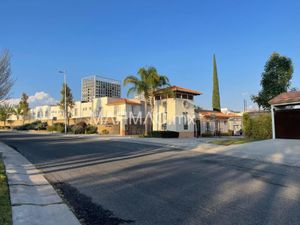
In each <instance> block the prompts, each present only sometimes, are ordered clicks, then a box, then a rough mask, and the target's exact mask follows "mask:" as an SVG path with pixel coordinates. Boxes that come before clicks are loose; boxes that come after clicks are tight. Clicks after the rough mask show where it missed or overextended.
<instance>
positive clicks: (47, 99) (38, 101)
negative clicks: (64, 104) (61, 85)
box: [7, 91, 58, 108]
mask: <svg viewBox="0 0 300 225" xmlns="http://www.w3.org/2000/svg"><path fill="white" fill-rule="evenodd" d="M7 102H8V103H10V104H11V105H17V104H19V102H20V98H12V99H9V100H7ZM28 103H29V107H31V108H33V107H36V106H41V105H55V104H57V103H58V101H57V100H55V99H54V98H53V97H51V96H50V95H49V94H48V93H46V92H43V91H40V92H36V93H35V94H34V95H31V96H29V98H28Z"/></svg>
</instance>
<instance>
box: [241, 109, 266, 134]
mask: <svg viewBox="0 0 300 225" xmlns="http://www.w3.org/2000/svg"><path fill="white" fill-rule="evenodd" d="M243 133H244V136H245V137H247V138H252V139H270V138H272V118H271V115H270V114H269V113H266V114H261V115H257V116H253V117H251V116H250V115H249V114H248V113H244V115H243Z"/></svg>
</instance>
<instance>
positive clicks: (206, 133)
mask: <svg viewBox="0 0 300 225" xmlns="http://www.w3.org/2000/svg"><path fill="white" fill-rule="evenodd" d="M201 136H202V137H212V136H214V135H213V133H212V132H210V131H206V132H204V133H202V134H201Z"/></svg>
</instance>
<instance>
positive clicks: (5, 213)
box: [0, 155, 12, 225]
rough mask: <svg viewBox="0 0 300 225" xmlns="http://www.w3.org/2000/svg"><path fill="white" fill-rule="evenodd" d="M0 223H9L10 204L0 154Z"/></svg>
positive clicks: (10, 220) (10, 219)
mask: <svg viewBox="0 0 300 225" xmlns="http://www.w3.org/2000/svg"><path fill="white" fill-rule="evenodd" d="M0 224H1V225H11V224H12V216H11V206H10V198H9V189H8V185H7V178H6V174H5V167H4V164H3V161H2V157H1V155H0Z"/></svg>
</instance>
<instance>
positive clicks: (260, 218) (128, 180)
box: [0, 132, 300, 225]
mask: <svg viewBox="0 0 300 225" xmlns="http://www.w3.org/2000/svg"><path fill="white" fill-rule="evenodd" d="M0 140H1V141H3V142H5V143H6V144H8V145H10V146H13V147H15V148H16V149H18V151H19V152H21V153H22V154H23V155H24V156H25V157H26V158H27V159H28V160H29V161H31V162H32V163H33V164H35V165H36V166H37V167H38V168H39V169H41V170H43V172H44V173H45V175H46V178H47V179H48V180H49V181H50V182H51V183H55V182H57V181H63V182H67V183H69V184H70V185H72V187H74V188H76V189H77V190H78V191H80V192H81V193H82V194H84V195H86V196H89V197H91V198H92V200H93V201H94V202H95V203H97V204H99V205H101V206H102V207H103V208H105V209H108V210H111V211H112V212H113V213H114V214H115V215H116V216H117V217H119V218H122V219H128V220H133V221H135V223H134V224H137V225H165V224H170V225H192V224H193V225H199V224H201V225H205V224H217V225H227V224H242V225H247V224H253V225H254V224H255V225H257V224H259V225H266V224H270V225H276V224H278V225H283V224H290V225H293V224H299V221H300V213H299V212H300V168H299V167H293V166H284V165H279V164H271V163H264V162H261V161H258V160H250V159H241V158H237V157H233V156H225V155H218V154H204V153H200V152H196V151H189V150H182V149H176V148H164V147H160V146H158V145H151V143H149V144H142V143H140V144H138V143H130V142H128V141H126V142H122V141H121V140H120V139H119V140H109V138H107V139H105V138H98V137H91V136H90V137H88V136H87V137H65V136H54V135H34V134H16V133H2V132H1V133H0Z"/></svg>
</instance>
